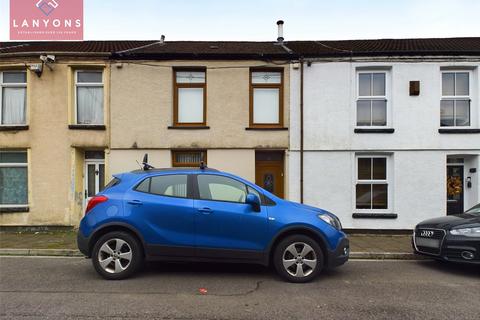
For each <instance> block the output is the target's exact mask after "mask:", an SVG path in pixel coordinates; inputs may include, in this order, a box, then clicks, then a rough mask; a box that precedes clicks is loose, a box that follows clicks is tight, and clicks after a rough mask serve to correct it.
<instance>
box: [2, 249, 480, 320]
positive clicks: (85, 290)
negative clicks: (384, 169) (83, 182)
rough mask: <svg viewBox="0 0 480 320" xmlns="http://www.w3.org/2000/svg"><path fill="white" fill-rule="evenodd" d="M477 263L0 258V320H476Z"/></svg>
mask: <svg viewBox="0 0 480 320" xmlns="http://www.w3.org/2000/svg"><path fill="white" fill-rule="evenodd" d="M479 280H480V270H479V269H478V268H474V267H470V266H463V265H454V264H445V263H439V262H436V261H431V260H418V261H402V260H352V261H349V262H347V263H346V264H345V265H344V266H342V267H339V268H336V269H334V270H327V271H324V272H323V273H322V274H321V275H320V276H319V277H318V278H317V279H316V280H315V281H313V282H311V283H307V284H292V283H287V282H284V281H282V280H280V279H279V278H278V276H276V275H275V273H274V272H273V271H272V270H270V269H268V268H264V267H261V266H253V265H225V264H166V263H155V264H149V265H148V266H147V267H146V268H145V270H144V271H143V272H141V273H139V274H137V275H136V276H135V277H132V278H130V279H127V280H122V281H107V280H103V279H102V278H100V277H99V276H98V275H97V274H96V272H95V271H94V269H93V267H92V265H91V261H90V260H87V259H84V258H80V257H70V258H66V257H0V319H23V320H27V319H212V320H213V319H231V320H234V319H347V320H348V319H389V320H390V319H401V320H406V319H422V320H423V319H436V320H442V319H467V320H468V319H475V320H476V319H478V315H479V314H480V304H479V297H480V285H479V284H480V281H479Z"/></svg>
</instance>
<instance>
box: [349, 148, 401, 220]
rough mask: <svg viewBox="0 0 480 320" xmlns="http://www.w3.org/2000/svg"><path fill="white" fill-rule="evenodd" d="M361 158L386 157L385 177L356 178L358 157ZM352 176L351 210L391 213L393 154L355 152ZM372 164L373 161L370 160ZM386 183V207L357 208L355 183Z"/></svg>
mask: <svg viewBox="0 0 480 320" xmlns="http://www.w3.org/2000/svg"><path fill="white" fill-rule="evenodd" d="M361 158H368V159H372V158H382V159H386V166H387V168H386V177H385V179H384V180H359V179H358V159H361ZM354 161H355V163H354V170H353V171H354V172H353V173H354V178H353V187H352V190H353V193H352V194H353V197H352V208H353V212H356V213H379V214H383V213H392V212H393V193H392V190H393V156H392V154H388V153H381V154H372V153H370V154H355V157H354ZM372 165H373V162H372ZM385 183H386V184H387V208H386V209H357V184H368V185H371V184H385Z"/></svg>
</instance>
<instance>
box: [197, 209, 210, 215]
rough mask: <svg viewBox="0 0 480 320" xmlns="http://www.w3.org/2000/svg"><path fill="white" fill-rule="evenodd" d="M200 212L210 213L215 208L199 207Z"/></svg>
mask: <svg viewBox="0 0 480 320" xmlns="http://www.w3.org/2000/svg"><path fill="white" fill-rule="evenodd" d="M198 212H201V213H203V214H210V213H212V212H213V210H212V209H210V208H199V209H198Z"/></svg>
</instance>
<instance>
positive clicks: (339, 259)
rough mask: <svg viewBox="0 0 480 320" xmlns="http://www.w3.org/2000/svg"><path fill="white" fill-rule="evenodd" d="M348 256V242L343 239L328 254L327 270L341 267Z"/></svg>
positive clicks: (346, 239)
mask: <svg viewBox="0 0 480 320" xmlns="http://www.w3.org/2000/svg"><path fill="white" fill-rule="evenodd" d="M349 254H350V242H349V240H348V238H343V239H342V240H341V241H340V243H339V245H338V246H337V248H336V249H335V250H334V251H329V252H328V257H327V268H335V267H338V266H341V265H342V264H344V263H345V262H347V261H348V257H349Z"/></svg>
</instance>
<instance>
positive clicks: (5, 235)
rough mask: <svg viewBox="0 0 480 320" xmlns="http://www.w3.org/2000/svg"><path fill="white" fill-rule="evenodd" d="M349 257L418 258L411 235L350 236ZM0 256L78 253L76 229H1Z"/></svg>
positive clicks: (69, 254) (67, 254)
mask: <svg viewBox="0 0 480 320" xmlns="http://www.w3.org/2000/svg"><path fill="white" fill-rule="evenodd" d="M349 239H350V251H351V258H354V259H355V258H359V259H419V258H420V257H418V256H415V255H413V254H412V247H411V237H410V235H386V234H352V235H349ZM0 255H31V256H81V254H80V252H79V251H78V250H77V243H76V232H74V231H68V232H0Z"/></svg>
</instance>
